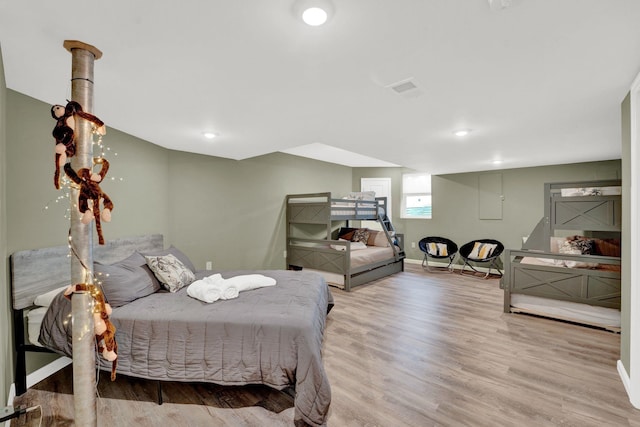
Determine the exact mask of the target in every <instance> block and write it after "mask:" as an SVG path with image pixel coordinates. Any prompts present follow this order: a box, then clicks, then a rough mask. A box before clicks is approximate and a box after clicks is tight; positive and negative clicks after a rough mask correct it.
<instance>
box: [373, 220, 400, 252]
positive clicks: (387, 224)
mask: <svg viewBox="0 0 640 427" xmlns="http://www.w3.org/2000/svg"><path fill="white" fill-rule="evenodd" d="M378 222H379V223H380V224H381V225H382V229H383V230H384V232H385V234H386V235H387V239H388V240H389V241H390V242H394V240H396V242H395V243H397V244H398V245H399V246H400V251H399V252H398V253H396V257H398V256H401V257H404V248H403V247H402V244H401V242H398V241H397V240H398V235H397V234H396V229H395V228H394V227H393V224H392V223H391V220H390V219H389V217H388V216H387V215H386V214H381V213H378Z"/></svg>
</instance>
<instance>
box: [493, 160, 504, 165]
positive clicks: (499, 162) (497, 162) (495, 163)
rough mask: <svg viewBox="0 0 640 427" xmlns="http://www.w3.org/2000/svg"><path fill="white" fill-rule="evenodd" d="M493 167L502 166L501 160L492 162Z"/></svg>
mask: <svg viewBox="0 0 640 427" xmlns="http://www.w3.org/2000/svg"><path fill="white" fill-rule="evenodd" d="M491 163H493V164H494V165H501V164H502V160H494V161H493V162H491Z"/></svg>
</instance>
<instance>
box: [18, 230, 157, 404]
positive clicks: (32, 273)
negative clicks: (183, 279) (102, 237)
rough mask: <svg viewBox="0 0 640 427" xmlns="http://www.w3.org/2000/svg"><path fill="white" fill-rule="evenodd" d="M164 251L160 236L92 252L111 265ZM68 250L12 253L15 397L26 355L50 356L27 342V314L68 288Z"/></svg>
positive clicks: (120, 242)
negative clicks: (37, 300)
mask: <svg viewBox="0 0 640 427" xmlns="http://www.w3.org/2000/svg"><path fill="white" fill-rule="evenodd" d="M161 249H164V246H163V237H162V235H161V234H153V235H145V236H137V237H132V238H123V239H116V240H110V241H107V242H105V244H104V245H101V246H95V247H94V248H93V258H94V260H95V261H100V262H103V263H107V264H110V263H113V262H116V261H119V260H121V259H124V258H126V257H128V256H129V255H131V254H132V253H133V252H135V251H141V252H153V251H157V250H161ZM68 254H69V248H68V247H67V246H57V247H52V248H44V249H34V250H26V251H19V252H15V253H14V254H12V255H11V256H10V269H11V295H12V299H11V301H12V308H13V319H14V345H15V349H16V353H17V356H16V362H15V386H16V394H17V395H21V394H23V393H24V392H25V391H26V390H27V372H26V353H27V352H41V353H52V352H51V351H50V350H48V349H46V348H44V347H39V346H36V345H33V344H30V343H29V342H28V340H27V339H26V332H25V315H26V311H28V310H29V309H31V308H33V307H34V304H33V300H34V299H35V297H37V296H38V295H41V294H43V293H45V292H48V291H52V290H54V289H58V288H60V287H62V286H66V285H69V284H71V267H70V264H69V259H68Z"/></svg>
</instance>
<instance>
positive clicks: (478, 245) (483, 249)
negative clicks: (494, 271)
mask: <svg viewBox="0 0 640 427" xmlns="http://www.w3.org/2000/svg"><path fill="white" fill-rule="evenodd" d="M497 246H498V245H496V244H495V243H482V242H475V243H474V244H473V249H472V250H471V253H470V254H469V258H473V259H485V258H489V257H490V256H491V254H492V253H493V251H494V249H495V248H496V247H497Z"/></svg>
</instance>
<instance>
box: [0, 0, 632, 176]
mask: <svg viewBox="0 0 640 427" xmlns="http://www.w3.org/2000/svg"><path fill="white" fill-rule="evenodd" d="M332 1H333V5H334V9H335V14H334V15H333V16H332V18H331V19H330V20H329V22H328V23H327V24H325V25H324V26H321V27H310V26H307V25H305V24H304V23H302V22H301V21H299V20H298V19H296V18H295V17H294V14H293V0H268V1H266V0H233V1H222V0H209V1H203V0H200V1H197V0H182V1H180V2H175V1H172V2H170V1H152V0H138V1H130V0H113V1H109V2H104V1H98V0H83V1H65V0H58V1H55V2H52V1H45V0H32V1H10V0H0V47H1V49H2V55H3V60H4V67H5V76H6V82H7V86H8V87H9V88H10V89H13V90H15V91H18V92H21V93H23V94H26V95H29V96H31V97H34V98H36V99H39V100H42V101H44V102H46V103H50V104H63V103H64V102H65V100H66V99H67V98H69V97H70V83H69V79H70V75H71V55H70V54H69V53H68V52H67V51H66V50H65V49H64V48H63V46H62V43H63V41H64V40H65V39H70V40H80V41H82V42H85V43H88V44H91V45H93V46H95V47H97V48H98V49H100V50H101V51H102V52H103V57H102V58H101V59H100V60H98V61H96V63H95V92H94V94H95V95H94V96H95V103H94V106H95V108H94V111H93V112H94V113H95V114H96V115H97V116H99V117H100V118H101V119H103V120H104V121H105V122H106V123H107V126H108V127H109V126H110V127H114V128H117V129H119V130H122V131H124V132H127V133H129V134H132V135H135V136H137V137H140V138H143V139H145V140H148V141H151V142H153V143H156V144H158V145H161V146H164V147H167V148H172V149H176V150H181V151H189V152H195V153H202V154H207V155H212V156H219V157H225V158H231V159H245V158H249V157H253V156H259V155H263V154H267V153H271V152H275V151H283V152H290V153H293V154H296V155H303V156H311V157H313V156H315V155H314V154H313V152H314V150H311V149H312V148H315V149H318V148H326V149H328V150H329V152H330V153H333V152H336V151H338V152H339V153H341V155H333V154H331V155H330V156H329V159H335V161H336V162H340V163H346V164H348V163H349V161H344V159H347V158H348V157H349V156H348V155H347V154H348V153H347V152H353V153H357V154H358V155H361V156H366V157H369V158H371V159H372V160H373V161H375V162H377V163H375V164H380V163H379V162H380V161H382V162H383V164H394V165H401V166H405V167H408V168H414V169H416V170H419V171H426V172H430V173H434V174H441V173H453V172H465V171H478V170H489V169H494V168H514V167H526V166H537V165H545V164H559V163H573V162H583V161H592V160H607V159H616V158H620V156H621V148H620V103H621V101H622V100H623V98H624V96H625V95H626V93H627V91H628V88H629V87H630V85H631V82H632V80H633V79H634V77H635V76H636V74H637V73H638V72H640V1H638V0H562V1H557V0H511V7H508V8H505V9H499V7H496V8H492V7H490V5H489V2H488V1H487V0H332ZM507 3H509V1H507ZM406 79H412V82H413V83H414V84H415V85H416V86H417V89H415V90H413V91H409V92H405V93H404V94H398V93H396V92H395V91H393V90H392V89H391V88H390V87H389V86H390V85H392V84H393V83H396V82H400V81H404V80H406ZM43 114H48V112H43ZM52 128H53V121H52ZM457 128H469V129H472V132H471V134H470V135H469V136H467V137H466V138H458V137H456V136H454V135H453V133H452V132H453V130H455V129H457ZM207 130H211V131H214V132H216V133H218V134H219V136H218V137H217V138H215V139H214V140H212V141H210V140H206V139H204V138H203V137H202V132H204V131H207ZM108 136H109V134H108V133H107V136H106V138H108ZM105 141H106V142H107V143H108V139H106V140H105ZM345 151H346V152H345ZM310 153H311V154H310ZM318 158H320V159H321V160H325V161H326V160H327V158H322V157H318ZM362 159H363V158H362V157H361V158H360V159H358V160H357V161H358V162H359V163H355V164H354V166H366V165H368V164H370V163H367V161H366V160H367V159H366V158H365V159H364V160H365V162H364V163H362ZM494 160H501V161H502V164H500V165H498V166H496V165H494V164H493V161H494Z"/></svg>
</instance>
